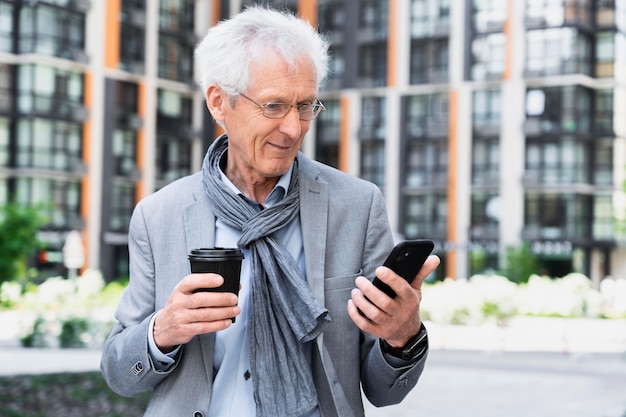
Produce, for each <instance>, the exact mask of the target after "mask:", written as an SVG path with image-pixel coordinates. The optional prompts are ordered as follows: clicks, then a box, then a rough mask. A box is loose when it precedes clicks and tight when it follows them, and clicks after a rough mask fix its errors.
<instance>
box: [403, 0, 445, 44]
mask: <svg viewBox="0 0 626 417" xmlns="http://www.w3.org/2000/svg"><path fill="white" fill-rule="evenodd" d="M449 31H450V0H411V38H413V39H415V38H428V37H432V36H434V35H442V34H445V35H447V34H448V33H449Z"/></svg>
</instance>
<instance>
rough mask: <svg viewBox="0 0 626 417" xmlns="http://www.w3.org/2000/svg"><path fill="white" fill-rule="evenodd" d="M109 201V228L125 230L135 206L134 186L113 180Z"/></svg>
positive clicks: (116, 230)
mask: <svg viewBox="0 0 626 417" xmlns="http://www.w3.org/2000/svg"><path fill="white" fill-rule="evenodd" d="M110 201H111V218H110V224H109V227H110V230H111V231H114V232H124V231H127V230H128V225H129V223H130V216H131V214H132V211H133V207H134V206H135V186H134V185H133V184H130V183H126V182H121V181H115V182H114V184H113V192H112V194H111V200H110Z"/></svg>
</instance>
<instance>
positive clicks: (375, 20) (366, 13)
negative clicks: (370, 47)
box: [359, 0, 389, 40]
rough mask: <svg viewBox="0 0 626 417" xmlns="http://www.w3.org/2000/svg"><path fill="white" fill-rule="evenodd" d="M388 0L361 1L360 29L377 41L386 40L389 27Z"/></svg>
mask: <svg viewBox="0 0 626 417" xmlns="http://www.w3.org/2000/svg"><path fill="white" fill-rule="evenodd" d="M387 3H388V1H387V0H361V1H360V6H361V7H360V12H361V14H360V19H359V28H360V30H361V31H367V32H368V33H370V34H371V35H370V36H372V37H373V39H375V40H386V39H387V33H388V29H387V28H388V25H389V21H388V20H389V16H388V14H389V10H388V4H387Z"/></svg>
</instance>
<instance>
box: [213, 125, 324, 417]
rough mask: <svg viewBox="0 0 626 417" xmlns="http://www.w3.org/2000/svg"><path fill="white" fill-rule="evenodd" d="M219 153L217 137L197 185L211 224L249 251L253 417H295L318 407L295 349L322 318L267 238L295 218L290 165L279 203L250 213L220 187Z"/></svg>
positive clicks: (293, 267)
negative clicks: (226, 229)
mask: <svg viewBox="0 0 626 417" xmlns="http://www.w3.org/2000/svg"><path fill="white" fill-rule="evenodd" d="M227 151H228V138H227V136H226V135H222V136H221V137H219V138H218V139H216V140H215V142H214V143H213V144H212V145H211V146H210V147H209V150H208V152H207V154H206V156H205V158H204V163H203V166H202V181H203V184H204V190H205V192H206V193H207V195H208V198H209V204H210V205H211V209H212V210H213V212H214V213H215V215H216V216H217V218H218V219H220V220H221V221H223V222H224V223H225V224H227V225H229V226H231V227H233V228H235V229H237V230H240V231H241V232H242V235H241V238H240V239H239V242H238V246H239V247H240V248H245V247H248V248H249V249H250V268H251V275H252V280H251V282H252V310H251V312H252V314H251V317H250V361H251V366H252V380H253V382H254V400H255V402H256V406H257V416H260V417H279V416H280V417H299V416H301V415H302V414H304V413H305V412H307V411H309V410H311V409H313V408H314V407H315V406H316V405H317V404H318V400H317V393H316V391H315V386H314V383H313V377H312V372H311V367H310V366H309V362H308V361H307V358H306V357H305V355H304V350H303V343H305V342H309V341H311V340H313V339H315V338H316V337H317V336H319V335H320V334H321V333H322V331H323V330H324V328H325V327H326V326H327V325H328V324H329V323H330V316H329V315H328V310H326V309H325V308H324V307H323V306H322V305H320V303H319V302H318V301H317V299H316V298H315V297H314V296H313V294H312V293H311V291H310V289H309V287H308V286H307V283H306V280H305V278H304V277H303V276H302V273H301V272H300V268H299V267H298V265H297V263H296V261H295V260H294V259H293V257H292V256H291V255H290V254H289V252H288V251H287V249H286V248H285V247H284V246H283V245H281V244H280V242H278V240H277V239H276V237H275V236H274V232H276V231H277V230H279V229H281V228H282V227H284V226H286V225H287V224H288V223H289V222H290V221H291V220H292V219H294V218H295V217H296V216H297V215H298V214H299V211H300V196H299V191H298V164H297V162H296V163H294V169H293V174H292V177H291V184H290V186H289V190H288V192H287V194H286V196H285V198H284V199H283V201H282V202H281V203H280V204H278V205H276V206H274V207H269V208H267V209H265V210H261V211H259V212H257V211H255V210H254V209H253V208H251V207H250V206H249V205H248V203H246V202H245V201H244V199H242V198H241V197H240V196H239V195H237V194H235V193H233V192H232V190H231V189H230V188H228V186H227V185H226V184H224V182H223V181H222V180H221V177H220V175H221V174H220V172H221V171H220V162H221V161H222V158H223V157H225V155H226V152H227Z"/></svg>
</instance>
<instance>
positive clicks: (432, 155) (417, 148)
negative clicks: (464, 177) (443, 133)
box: [404, 139, 448, 188]
mask: <svg viewBox="0 0 626 417" xmlns="http://www.w3.org/2000/svg"><path fill="white" fill-rule="evenodd" d="M404 152H405V160H406V174H405V185H406V186H407V187H424V186H429V187H437V188H445V187H446V185H447V178H448V143H447V141H441V140H423V139H420V140H410V141H409V142H408V144H407V148H406V150H405V151H404Z"/></svg>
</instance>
